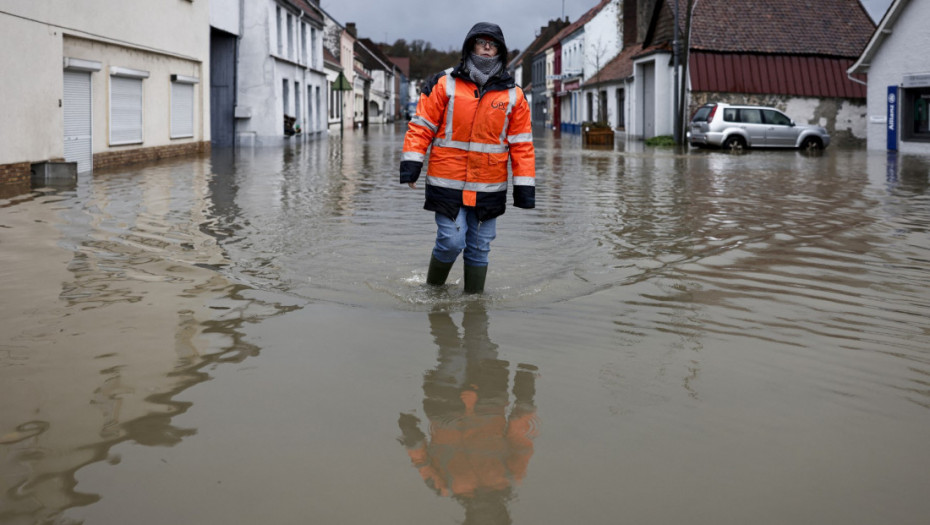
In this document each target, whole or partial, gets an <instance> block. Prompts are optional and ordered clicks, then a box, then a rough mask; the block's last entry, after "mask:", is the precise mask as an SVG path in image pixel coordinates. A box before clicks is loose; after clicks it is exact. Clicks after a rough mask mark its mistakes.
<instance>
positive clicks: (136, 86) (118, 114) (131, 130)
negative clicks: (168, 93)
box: [110, 76, 142, 145]
mask: <svg viewBox="0 0 930 525" xmlns="http://www.w3.org/2000/svg"><path fill="white" fill-rule="evenodd" d="M141 142H142V79H137V78H125V77H118V76H111V77H110V144H113V145H115V144H139V143H141Z"/></svg>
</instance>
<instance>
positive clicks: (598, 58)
mask: <svg viewBox="0 0 930 525" xmlns="http://www.w3.org/2000/svg"><path fill="white" fill-rule="evenodd" d="M591 50H592V52H593V53H592V54H591V55H590V57H589V58H588V60H587V62H588V64H589V65H590V66H591V67H593V68H594V85H595V90H594V100H595V101H596V107H597V119H596V122H604V121H605V120H606V118H607V116H606V115H604V114H603V113H604V111H603V104H602V103H601V102H602V101H601V90H600V86H601V69H603V68H604V66H605V65H607V62H609V61H610V59H611V58H613V57H611V56H609V55H608V51H610V46H608V45H607V44H606V43H605V42H604V41H603V39H601V38H598V39H597V42H593V43H592V44H591Z"/></svg>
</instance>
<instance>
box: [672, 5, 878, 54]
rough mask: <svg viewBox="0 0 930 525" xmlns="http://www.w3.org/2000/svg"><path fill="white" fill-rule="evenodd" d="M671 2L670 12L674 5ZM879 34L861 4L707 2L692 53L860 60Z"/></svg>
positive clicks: (695, 25)
mask: <svg viewBox="0 0 930 525" xmlns="http://www.w3.org/2000/svg"><path fill="white" fill-rule="evenodd" d="M678 1H679V2H680V3H679V5H680V6H681V5H682V3H684V1H685V0H678ZM666 2H667V4H671V5H667V8H668V9H669V10H671V8H672V5H673V3H674V2H675V0H666ZM874 30H875V24H874V23H873V22H872V19H871V18H870V17H869V15H868V13H867V12H866V11H865V8H863V7H862V4H860V3H859V0H817V1H816V3H803V4H802V3H800V2H798V1H797V0H765V1H764V2H760V1H758V0H702V1H701V2H699V3H698V4H697V6H696V7H695V10H694V16H693V19H692V28H691V49H699V50H705V51H716V52H728V53H771V54H792V55H820V56H836V57H850V58H855V57H858V56H859V54H860V53H861V52H862V50H863V49H864V48H865V46H866V44H867V43H868V41H869V37H870V36H871V35H872V32H873V31H874Z"/></svg>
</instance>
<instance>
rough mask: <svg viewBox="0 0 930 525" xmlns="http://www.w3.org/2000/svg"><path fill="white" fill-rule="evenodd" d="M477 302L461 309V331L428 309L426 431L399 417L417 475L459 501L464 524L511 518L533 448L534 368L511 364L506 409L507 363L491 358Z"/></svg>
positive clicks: (492, 351) (492, 349) (494, 355)
mask: <svg viewBox="0 0 930 525" xmlns="http://www.w3.org/2000/svg"><path fill="white" fill-rule="evenodd" d="M478 308H480V307H475V308H474V309H469V310H467V311H466V312H465V314H464V316H463V319H462V333H461V334H459V331H458V328H457V327H456V326H455V324H454V323H453V321H452V318H451V316H450V315H449V314H448V313H445V312H437V313H432V314H430V327H431V330H432V333H433V337H434V339H435V341H436V344H437V346H438V347H439V358H438V361H439V363H438V365H437V366H436V368H435V369H433V370H430V371H429V372H427V373H426V374H425V375H424V379H423V394H424V399H423V409H424V413H425V414H426V417H427V418H428V419H429V433H430V435H429V436H427V435H426V434H424V433H423V431H422V430H420V428H419V427H420V425H419V423H420V420H419V419H418V418H417V417H416V416H414V415H412V414H401V416H400V420H399V421H398V424H399V425H400V429H401V432H402V433H403V436H402V438H401V442H402V443H403V444H404V446H405V447H406V448H407V453H408V454H409V455H410V459H411V461H412V462H413V465H414V466H415V467H416V468H417V470H418V471H419V472H420V475H421V476H422V477H423V480H424V481H425V482H426V484H427V485H428V486H429V487H430V488H432V489H433V490H435V491H436V493H437V494H439V495H442V496H450V497H453V498H455V499H456V500H457V501H458V502H459V503H460V504H462V506H463V507H465V523H468V524H471V523H474V524H493V523H510V516H509V510H508V507H507V504H508V502H509V501H510V499H511V497H512V495H513V488H514V486H515V485H517V484H518V483H520V481H522V480H523V478H524V476H525V475H526V470H527V465H528V464H529V461H530V457H531V456H532V455H533V439H534V438H535V437H536V426H537V425H536V423H537V421H536V405H535V404H534V401H533V398H534V395H535V381H536V367H534V366H532V365H527V364H521V365H519V366H518V367H517V370H516V373H515V375H514V378H513V396H514V403H513V407H512V408H511V409H510V412H509V414H508V413H507V408H508V405H509V404H510V396H509V394H508V392H507V390H508V386H509V379H510V377H509V376H510V372H509V369H508V368H509V365H508V363H507V362H506V361H502V360H500V359H498V356H497V345H495V344H494V343H492V342H491V341H490V339H489V338H488V316H487V312H486V311H484V310H483V309H478Z"/></svg>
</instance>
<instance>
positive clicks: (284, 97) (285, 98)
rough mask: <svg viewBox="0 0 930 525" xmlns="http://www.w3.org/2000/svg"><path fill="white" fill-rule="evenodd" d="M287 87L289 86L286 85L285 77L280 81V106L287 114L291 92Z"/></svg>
mask: <svg viewBox="0 0 930 525" xmlns="http://www.w3.org/2000/svg"><path fill="white" fill-rule="evenodd" d="M289 87H290V86H288V82H287V79H286V78H285V79H284V80H282V81H281V106H282V107H283V108H284V114H285V115H287V110H288V109H290V107H291V100H290V99H291V94H290V92H289V89H288V88H289Z"/></svg>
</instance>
